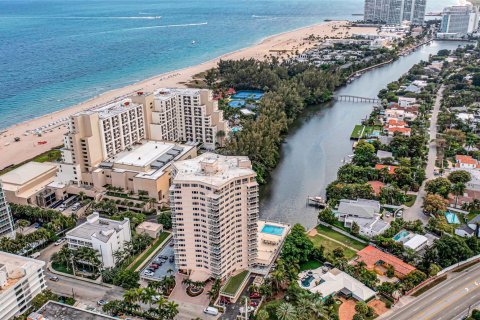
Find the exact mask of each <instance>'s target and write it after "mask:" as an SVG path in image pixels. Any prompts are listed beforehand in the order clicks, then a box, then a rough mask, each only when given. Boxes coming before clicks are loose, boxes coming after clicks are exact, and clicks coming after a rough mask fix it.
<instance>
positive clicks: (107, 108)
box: [74, 98, 140, 119]
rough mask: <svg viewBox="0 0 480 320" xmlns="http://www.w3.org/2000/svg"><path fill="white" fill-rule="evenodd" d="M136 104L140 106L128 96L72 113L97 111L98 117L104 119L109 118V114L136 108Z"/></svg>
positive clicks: (82, 113)
mask: <svg viewBox="0 0 480 320" xmlns="http://www.w3.org/2000/svg"><path fill="white" fill-rule="evenodd" d="M138 106H140V104H138V103H134V102H132V99H130V98H126V99H122V100H118V101H112V102H108V103H106V104H103V105H100V106H98V107H95V108H92V109H89V110H85V111H80V112H78V113H76V114H74V116H76V115H84V114H94V113H98V116H99V117H100V119H105V118H109V117H111V116H114V115H117V114H119V113H123V112H125V111H128V110H131V109H134V108H137V107H138Z"/></svg>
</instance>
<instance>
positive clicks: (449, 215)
mask: <svg viewBox="0 0 480 320" xmlns="http://www.w3.org/2000/svg"><path fill="white" fill-rule="evenodd" d="M445 219H447V222H448V223H449V224H460V220H458V217H457V215H456V214H455V213H453V212H450V211H447V212H445Z"/></svg>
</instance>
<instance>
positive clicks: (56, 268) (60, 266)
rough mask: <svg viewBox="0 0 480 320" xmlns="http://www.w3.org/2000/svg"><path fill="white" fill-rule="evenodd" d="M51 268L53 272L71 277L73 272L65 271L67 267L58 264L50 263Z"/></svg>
mask: <svg viewBox="0 0 480 320" xmlns="http://www.w3.org/2000/svg"><path fill="white" fill-rule="evenodd" d="M52 268H53V270H56V271H58V272H63V273H67V274H72V275H73V271H72V270H69V269H67V267H66V266H65V265H63V264H60V263H52Z"/></svg>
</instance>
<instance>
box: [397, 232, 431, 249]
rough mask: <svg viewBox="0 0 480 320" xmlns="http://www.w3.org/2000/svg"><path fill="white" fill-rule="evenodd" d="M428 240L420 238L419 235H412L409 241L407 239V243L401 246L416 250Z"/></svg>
mask: <svg viewBox="0 0 480 320" xmlns="http://www.w3.org/2000/svg"><path fill="white" fill-rule="evenodd" d="M427 241H428V238H427V237H425V236H422V235H420V234H416V235H414V236H413V237H412V238H411V239H409V240H408V241H407V242H405V243H404V244H403V245H404V246H405V247H407V248H411V249H413V250H416V249H418V248H419V247H420V246H422V245H423V244H425V243H427Z"/></svg>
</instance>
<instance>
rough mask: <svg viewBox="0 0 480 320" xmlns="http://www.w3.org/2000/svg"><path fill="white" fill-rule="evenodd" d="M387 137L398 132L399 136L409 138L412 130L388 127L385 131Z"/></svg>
mask: <svg viewBox="0 0 480 320" xmlns="http://www.w3.org/2000/svg"><path fill="white" fill-rule="evenodd" d="M386 131H387V133H388V135H389V136H393V135H394V134H395V132H399V133H400V134H401V135H404V136H407V137H410V136H411V134H412V129H410V128H401V127H388V128H387V129H386Z"/></svg>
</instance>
